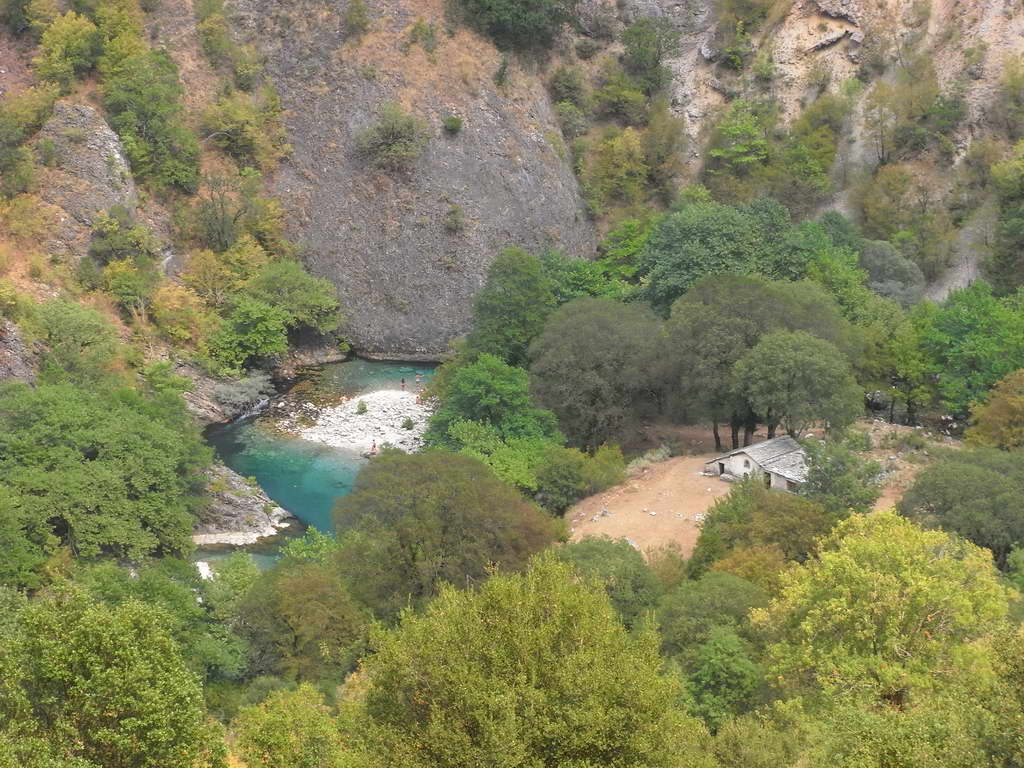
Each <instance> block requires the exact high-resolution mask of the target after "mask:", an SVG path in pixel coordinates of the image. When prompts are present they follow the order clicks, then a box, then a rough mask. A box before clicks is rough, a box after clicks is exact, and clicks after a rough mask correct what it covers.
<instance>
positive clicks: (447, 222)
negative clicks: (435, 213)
mask: <svg viewBox="0 0 1024 768" xmlns="http://www.w3.org/2000/svg"><path fill="white" fill-rule="evenodd" d="M444 228H445V231H446V232H448V233H450V234H453V235H456V234H458V233H459V232H462V231H463V230H464V229H465V228H466V215H465V214H464V213H463V212H462V206H461V205H452V207H451V208H449V209H448V213H446V214H445V216H444Z"/></svg>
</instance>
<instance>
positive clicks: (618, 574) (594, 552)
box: [555, 538, 661, 629]
mask: <svg viewBox="0 0 1024 768" xmlns="http://www.w3.org/2000/svg"><path fill="white" fill-rule="evenodd" d="M555 554H556V555H557V557H558V559H559V560H562V561H563V562H566V563H569V564H570V565H572V566H573V567H574V568H575V569H576V570H577V571H578V572H579V573H580V574H581V575H583V576H584V577H586V578H588V579H592V580H593V581H594V582H596V583H597V584H599V585H600V586H602V587H603V588H604V590H605V592H606V593H607V594H608V599H609V600H611V601H612V606H614V608H615V610H616V612H617V613H618V614H619V617H620V618H621V619H622V623H623V624H625V625H626V628H627V629H632V628H634V627H639V626H640V623H641V619H642V618H643V617H644V616H645V614H647V613H648V612H649V611H651V610H652V609H653V608H654V607H655V606H656V605H657V603H658V599H659V597H660V596H661V585H660V584H659V582H658V579H657V577H655V575H654V572H653V571H651V569H650V567H649V566H648V565H647V563H646V562H645V561H644V557H643V555H642V554H640V552H638V551H637V550H636V548H635V547H633V546H632V545H631V544H629V543H628V542H626V541H623V540H621V539H619V540H618V541H613V540H612V539H608V538H588V539H583V540H582V541H576V542H573V543H571V544H566V545H565V546H562V547H559V548H558V549H557V550H555Z"/></svg>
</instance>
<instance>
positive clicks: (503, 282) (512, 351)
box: [467, 248, 555, 366]
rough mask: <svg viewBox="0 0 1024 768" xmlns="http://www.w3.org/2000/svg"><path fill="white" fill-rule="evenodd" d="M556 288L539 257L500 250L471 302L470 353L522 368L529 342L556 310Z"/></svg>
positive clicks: (509, 250)
mask: <svg viewBox="0 0 1024 768" xmlns="http://www.w3.org/2000/svg"><path fill="white" fill-rule="evenodd" d="M554 289H555V286H554V284H553V283H552V281H551V278H550V277H548V275H547V274H546V272H545V270H544V265H543V263H542V262H541V260H540V259H539V258H538V257H537V256H534V255H533V254H530V253H527V252H526V251H524V250H522V249H521V248H508V249H506V250H504V251H502V252H501V254H500V255H499V256H498V257H497V258H496V259H495V260H494V262H493V263H492V264H491V266H490V268H489V269H488V270H487V282H486V283H484V287H483V288H482V289H481V290H480V293H478V294H477V295H476V299H474V301H473V331H472V333H470V334H469V337H468V339H467V345H468V348H469V350H470V351H472V352H475V353H477V354H483V353H487V354H491V355H496V356H497V357H500V358H501V359H502V360H504V361H505V362H506V363H508V364H509V365H515V366H523V365H525V364H526V362H527V354H526V352H527V348H528V347H529V345H530V342H531V341H533V339H534V337H536V336H537V334H539V333H540V332H541V329H542V328H543V327H544V321H545V320H547V317H548V315H549V314H551V312H552V311H553V310H554V308H555V297H554V293H553V291H554Z"/></svg>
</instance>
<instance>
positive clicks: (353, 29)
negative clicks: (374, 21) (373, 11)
mask: <svg viewBox="0 0 1024 768" xmlns="http://www.w3.org/2000/svg"><path fill="white" fill-rule="evenodd" d="M341 23H342V24H343V25H344V26H345V32H346V33H347V34H349V35H351V36H352V37H359V36H360V35H362V34H364V33H365V32H366V30H368V29H369V28H370V9H369V8H367V6H366V3H365V2H364V0H352V2H350V3H349V4H348V8H346V9H345V13H344V15H343V16H342V17H341Z"/></svg>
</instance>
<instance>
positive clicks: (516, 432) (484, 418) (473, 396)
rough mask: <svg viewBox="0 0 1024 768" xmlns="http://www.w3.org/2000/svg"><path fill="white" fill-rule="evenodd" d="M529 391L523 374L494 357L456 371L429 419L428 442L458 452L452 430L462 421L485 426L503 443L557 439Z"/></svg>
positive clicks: (548, 416) (547, 416) (548, 415)
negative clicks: (520, 439) (513, 440)
mask: <svg viewBox="0 0 1024 768" xmlns="http://www.w3.org/2000/svg"><path fill="white" fill-rule="evenodd" d="M529 388H530V384H529V377H528V375H527V373H526V371H524V370H523V369H521V368H514V367H512V366H510V365H507V364H505V363H504V362H502V361H501V360H500V359H499V358H497V357H495V356H494V355H490V354H482V355H480V357H479V358H478V359H477V360H476V361H475V362H473V363H470V364H468V365H464V366H461V367H459V368H457V369H456V370H455V372H454V373H452V374H451V376H450V379H449V380H448V381H447V382H446V384H445V386H444V391H443V394H442V397H441V406H440V407H439V408H438V409H437V411H436V413H435V414H434V415H433V416H432V417H431V420H430V427H429V429H428V431H427V435H426V437H427V441H428V442H430V443H434V444H437V445H445V446H449V447H461V445H462V444H463V440H461V439H460V435H459V434H455V433H452V427H453V426H457V425H459V424H460V423H462V422H474V423H476V424H478V425H484V426H486V427H488V428H490V429H492V430H493V431H494V432H495V433H496V435H497V437H498V438H500V439H502V440H506V441H507V440H512V439H516V438H526V439H538V438H539V439H542V440H551V439H556V438H557V422H556V420H555V416H554V415H553V414H552V413H551V412H550V411H545V410H542V409H540V408H536V407H534V405H533V403H532V402H531V400H530V391H529ZM456 432H458V430H456ZM463 437H464V436H463Z"/></svg>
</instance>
